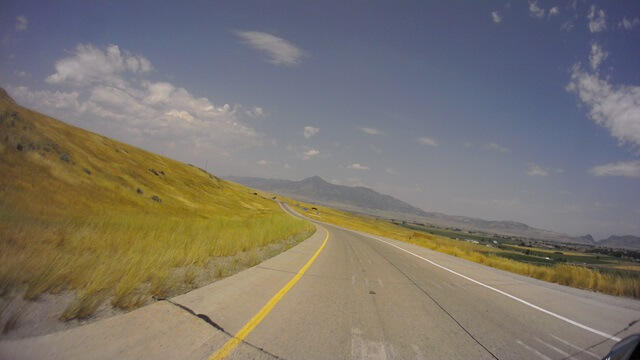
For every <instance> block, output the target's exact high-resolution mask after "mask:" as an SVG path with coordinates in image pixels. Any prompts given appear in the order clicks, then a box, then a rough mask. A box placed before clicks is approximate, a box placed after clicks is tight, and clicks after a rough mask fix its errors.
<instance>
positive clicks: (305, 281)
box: [0, 224, 640, 359]
mask: <svg viewBox="0 0 640 360" xmlns="http://www.w3.org/2000/svg"><path fill="white" fill-rule="evenodd" d="M327 232H328V233H327ZM327 235H328V238H327ZM323 246H324V247H323ZM301 270H304V273H301ZM293 280H295V282H294V283H293V284H291V282H292V281H293ZM172 301H173V302H174V303H175V304H179V305H180V307H178V306H176V305H173V304H170V303H168V302H159V303H157V304H154V305H152V306H149V307H146V308H143V309H139V310H136V311H134V312H131V313H129V314H125V315H123V316H118V317H116V318H112V319H107V320H105V321H100V322H96V323H93V324H90V325H87V326H83V327H79V328H76V329H72V330H69V331H65V332H61V333H57V334H50V335H46V336H43V337H38V338H33V339H23V340H18V341H7V342H0V357H2V356H3V355H11V358H42V357H47V358H59V359H63V358H114V357H117V358H140V357H142V358H151V357H153V358H194V359H207V358H211V357H214V356H217V357H218V358H220V357H227V358H231V359H236V358H237V359H245V358H251V359H253V358H264V359H270V358H284V359H314V358H318V359H393V358H397V359H441V358H446V359H495V358H498V359H563V358H570V357H571V356H573V358H575V359H596V358H599V357H602V356H603V355H604V354H606V352H607V351H608V350H609V348H610V347H611V345H613V344H614V343H615V341H613V340H611V339H607V337H608V335H615V336H616V337H618V338H622V337H624V336H626V335H628V334H630V333H633V332H640V324H635V325H634V326H632V327H631V328H629V329H626V330H624V331H622V332H620V330H622V329H625V327H627V325H628V324H629V323H630V322H631V321H633V320H636V319H640V301H637V300H632V299H623V298H615V297H611V296H607V295H602V294H597V293H593V292H587V291H582V290H578V289H571V288H566V287H562V286H559V285H555V284H548V283H544V282H541V281H537V280H534V279H530V278H526V277H522V276H518V275H514V274H510V273H506V272H503V271H499V270H495V269H492V268H488V267H485V266H482V265H479V264H475V263H471V262H468V261H466V260H462V259H459V258H455V257H452V256H448V255H445V254H441V253H437V252H434V251H430V250H427V249H423V248H420V247H417V246H414V245H411V244H406V243H402V242H399V241H395V240H391V239H385V238H380V237H376V236H371V235H367V234H361V233H357V232H353V231H348V230H345V229H341V228H338V227H334V226H330V225H326V224H321V225H319V227H318V231H317V232H316V234H315V235H314V236H312V237H311V238H310V239H308V240H306V241H304V242H303V243H301V244H299V245H298V246H296V247H294V248H292V249H291V250H289V251H287V252H285V253H283V254H281V255H278V256H276V257H274V258H273V259H270V260H268V261H266V262H264V263H262V264H260V265H258V266H256V267H254V268H252V269H249V270H247V271H244V272H242V273H240V274H237V275H235V276H232V277H230V278H227V279H225V280H222V281H219V282H216V283H214V284H211V285H209V286H206V287H203V288H201V289H198V290H195V291H192V292H190V293H188V294H185V295H182V296H179V297H176V298H174V299H172ZM266 307H267V308H268V309H266V312H265V308H266ZM185 309H188V310H189V311H190V312H192V313H193V314H198V315H199V317H198V316H194V315H192V314H191V313H189V312H188V311H187V310H185ZM260 314H262V315H260ZM203 319H209V320H210V322H206V321H203ZM247 324H251V326H250V329H249V331H246V329H247ZM243 329H244V330H243ZM241 330H243V331H244V332H242V335H241V336H240V337H241V339H238V340H241V341H235V343H234V341H233V340H232V339H233V336H234V335H236V336H238V335H237V334H239V333H240V332H241ZM619 332H620V333H619ZM132 338H133V339H135V340H132ZM230 340H231V341H230ZM230 343H234V344H231V345H232V346H231V349H229V351H228V352H227V351H225V352H224V354H222V355H224V356H220V355H221V349H224V348H225V346H226V347H227V349H228V348H229V346H230V345H229V344H230ZM596 344H599V345H596ZM594 345H595V346H594Z"/></svg>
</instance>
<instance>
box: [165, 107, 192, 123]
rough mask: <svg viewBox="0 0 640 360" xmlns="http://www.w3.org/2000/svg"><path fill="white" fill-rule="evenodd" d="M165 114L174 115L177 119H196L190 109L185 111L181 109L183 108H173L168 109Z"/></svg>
mask: <svg viewBox="0 0 640 360" xmlns="http://www.w3.org/2000/svg"><path fill="white" fill-rule="evenodd" d="M165 115H167V116H173V117H175V118H177V119H182V120H184V121H193V120H194V117H193V116H192V115H191V114H189V112H188V111H184V110H182V111H181V110H176V109H173V110H171V111H167V112H166V113H165Z"/></svg>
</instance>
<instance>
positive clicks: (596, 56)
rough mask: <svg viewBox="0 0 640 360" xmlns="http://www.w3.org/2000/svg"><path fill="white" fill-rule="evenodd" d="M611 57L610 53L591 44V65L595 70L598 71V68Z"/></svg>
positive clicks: (595, 44)
mask: <svg viewBox="0 0 640 360" xmlns="http://www.w3.org/2000/svg"><path fill="white" fill-rule="evenodd" d="M607 56H609V53H608V52H606V51H604V50H602V47H601V46H600V45H598V44H597V43H593V44H591V55H589V64H591V68H592V69H593V70H598V66H600V64H601V63H602V62H603V61H604V60H605V59H606V58H607Z"/></svg>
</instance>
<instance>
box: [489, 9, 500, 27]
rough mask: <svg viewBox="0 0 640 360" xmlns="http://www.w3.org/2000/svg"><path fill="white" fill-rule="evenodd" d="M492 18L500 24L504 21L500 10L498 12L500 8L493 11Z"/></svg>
mask: <svg viewBox="0 0 640 360" xmlns="http://www.w3.org/2000/svg"><path fill="white" fill-rule="evenodd" d="M491 20H493V22H494V23H496V24H500V22H501V21H502V16H500V12H498V10H495V11H492V12H491Z"/></svg>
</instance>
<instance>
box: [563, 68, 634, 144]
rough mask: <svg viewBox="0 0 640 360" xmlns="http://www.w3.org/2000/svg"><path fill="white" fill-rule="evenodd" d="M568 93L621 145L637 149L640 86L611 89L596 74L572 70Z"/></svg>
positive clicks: (612, 87)
mask: <svg viewBox="0 0 640 360" xmlns="http://www.w3.org/2000/svg"><path fill="white" fill-rule="evenodd" d="M567 90H568V91H570V92H574V93H576V94H577V95H578V96H579V97H580V100H581V101H582V102H583V103H584V104H586V105H587V106H588V108H589V117H590V118H591V119H592V120H593V121H595V123H596V124H598V125H601V126H604V127H605V128H607V129H608V130H609V132H610V133H611V136H613V137H614V138H616V139H618V143H619V144H620V145H625V144H630V145H631V146H633V147H640V86H633V85H618V86H613V85H611V84H610V83H609V81H608V80H607V79H601V78H600V76H599V74H598V73H597V72H596V73H593V74H591V73H588V72H586V71H583V70H582V69H581V68H580V65H579V64H576V65H574V66H573V69H572V73H571V81H570V82H569V84H568V85H567Z"/></svg>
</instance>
